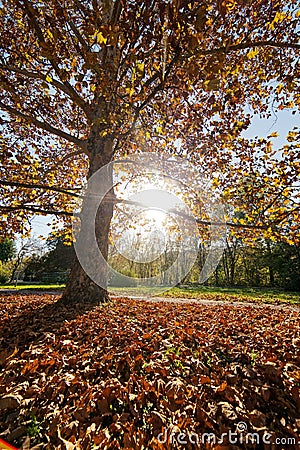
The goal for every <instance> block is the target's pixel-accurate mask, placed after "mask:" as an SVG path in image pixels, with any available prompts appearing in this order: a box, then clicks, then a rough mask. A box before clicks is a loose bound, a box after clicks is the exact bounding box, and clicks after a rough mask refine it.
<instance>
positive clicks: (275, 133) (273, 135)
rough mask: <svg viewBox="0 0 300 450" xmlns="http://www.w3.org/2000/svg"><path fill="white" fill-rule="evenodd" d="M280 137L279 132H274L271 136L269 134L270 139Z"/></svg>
mask: <svg viewBox="0 0 300 450" xmlns="http://www.w3.org/2000/svg"><path fill="white" fill-rule="evenodd" d="M278 136H279V134H278V133H277V131H273V133H271V134H269V136H268V137H269V138H270V137H278Z"/></svg>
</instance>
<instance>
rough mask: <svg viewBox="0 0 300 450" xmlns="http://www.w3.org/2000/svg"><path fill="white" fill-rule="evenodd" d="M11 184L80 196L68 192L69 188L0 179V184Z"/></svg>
mask: <svg viewBox="0 0 300 450" xmlns="http://www.w3.org/2000/svg"><path fill="white" fill-rule="evenodd" d="M1 185H2V186H12V187H22V188H28V189H43V190H46V191H54V192H59V193H61V194H66V195H70V196H72V197H78V198H82V196H81V195H80V194H76V193H75V192H69V190H65V189H63V188H59V187H55V186H47V185H45V184H35V183H22V182H18V181H6V180H0V186H1ZM70 190H81V188H70Z"/></svg>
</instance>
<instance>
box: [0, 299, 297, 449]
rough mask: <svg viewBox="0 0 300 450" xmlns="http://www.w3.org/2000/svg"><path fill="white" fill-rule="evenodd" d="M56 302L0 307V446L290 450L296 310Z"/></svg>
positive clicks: (20, 302) (17, 301)
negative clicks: (69, 305)
mask: <svg viewBox="0 0 300 450" xmlns="http://www.w3.org/2000/svg"><path fill="white" fill-rule="evenodd" d="M57 299H58V297H57V296H53V295H28V296H22V295H4V296H2V297H1V299H0V301H1V311H2V320H1V334H0V336H1V341H0V343H1V353H0V364H1V392H0V394H1V399H0V427H1V429H0V438H2V439H5V440H6V441H8V442H9V443H10V444H12V445H14V446H16V447H18V448H23V449H32V448H35V449H49V450H53V449H67V450H71V449H123V448H127V449H161V450H162V449H176V448H186V449H199V448H203V449H205V448H215V449H226V448H227V449H235V448H236V449H238V448H242V449H243V448H245V449H246V448H247V449H252V448H253V449H254V448H275V449H280V448H284V449H289V448H290V449H295V448H298V441H299V440H300V439H299V431H300V397H299V386H300V332H299V323H300V320H299V318H300V314H299V309H298V310H297V308H295V307H294V308H291V307H285V308H274V307H273V308H272V307H270V306H263V307H260V308H259V307H255V306H251V305H244V306H241V305H239V306H234V305H230V304H226V303H222V304H219V305H216V304H212V305H209V304H204V305H201V304H197V303H195V302H194V303H192V302H190V303H185V302H174V303H170V302H151V301H140V300H129V299H126V298H120V299H115V300H114V301H113V302H112V303H110V304H105V305H103V306H99V307H94V308H90V309H88V308H83V307H80V306H78V307H77V308H74V309H73V310H72V309H70V308H65V307H63V306H62V305H58V304H56V301H57ZM229 431H230V432H231V433H236V434H232V435H230V432H229ZM160 433H162V434H160ZM205 433H206V434H205ZM249 433H256V434H252V435H249ZM222 434H223V437H222ZM276 440H277V441H276ZM170 441H172V443H171V442H170ZM264 441H265V442H264ZM269 442H273V444H272V445H269Z"/></svg>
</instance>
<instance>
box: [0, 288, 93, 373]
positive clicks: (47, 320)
mask: <svg viewBox="0 0 300 450" xmlns="http://www.w3.org/2000/svg"><path fill="white" fill-rule="evenodd" d="M28 297H32V298H31V301H30V302H28ZM0 307H1V316H2V318H1V326H0V352H2V353H3V352H4V355H3V357H2V358H0V365H3V363H4V361H5V359H6V357H5V354H11V352H12V350H16V351H18V352H19V353H22V352H23V351H24V350H26V349H27V348H29V346H30V345H32V344H35V343H37V342H39V341H40V340H41V339H43V337H44V336H45V334H47V333H54V334H57V335H59V332H60V330H61V329H62V328H63V326H64V323H65V322H66V321H71V320H73V319H76V317H78V316H82V315H83V314H85V313H88V312H89V311H91V310H92V309H94V308H95V305H91V304H81V303H77V304H72V306H66V305H64V304H62V303H61V302H60V295H49V294H43V295H42V294H37V293H34V294H27V295H26V301H25V296H24V295H19V294H16V293H14V294H10V293H9V294H8V293H7V294H4V295H3V294H2V295H1V297H0Z"/></svg>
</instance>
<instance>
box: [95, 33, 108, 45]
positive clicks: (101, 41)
mask: <svg viewBox="0 0 300 450" xmlns="http://www.w3.org/2000/svg"><path fill="white" fill-rule="evenodd" d="M96 38H97V42H98V44H100V45H101V44H106V42H107V38H106V37H104V36H103V34H102V33H101V31H98V33H96Z"/></svg>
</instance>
